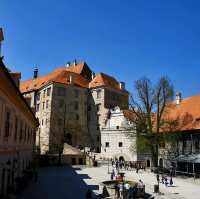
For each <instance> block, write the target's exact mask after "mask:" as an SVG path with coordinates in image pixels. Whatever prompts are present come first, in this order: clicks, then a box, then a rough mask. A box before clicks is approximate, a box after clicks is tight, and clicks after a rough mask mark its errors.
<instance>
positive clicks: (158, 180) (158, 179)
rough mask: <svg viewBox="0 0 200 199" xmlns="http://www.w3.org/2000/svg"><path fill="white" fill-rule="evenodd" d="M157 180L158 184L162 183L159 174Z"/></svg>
mask: <svg viewBox="0 0 200 199" xmlns="http://www.w3.org/2000/svg"><path fill="white" fill-rule="evenodd" d="M156 179H157V183H158V184H159V182H160V176H159V174H158V173H157V175H156Z"/></svg>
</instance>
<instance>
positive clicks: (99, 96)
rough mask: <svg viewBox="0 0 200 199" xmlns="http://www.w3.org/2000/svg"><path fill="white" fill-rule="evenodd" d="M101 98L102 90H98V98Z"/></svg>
mask: <svg viewBox="0 0 200 199" xmlns="http://www.w3.org/2000/svg"><path fill="white" fill-rule="evenodd" d="M100 98H101V90H97V99H100Z"/></svg>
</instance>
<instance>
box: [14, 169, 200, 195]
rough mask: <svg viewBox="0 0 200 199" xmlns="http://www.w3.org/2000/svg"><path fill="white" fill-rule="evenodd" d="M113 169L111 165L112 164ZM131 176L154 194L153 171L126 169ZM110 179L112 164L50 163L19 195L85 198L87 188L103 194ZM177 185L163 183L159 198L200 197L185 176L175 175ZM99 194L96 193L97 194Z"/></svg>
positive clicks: (198, 191)
mask: <svg viewBox="0 0 200 199" xmlns="http://www.w3.org/2000/svg"><path fill="white" fill-rule="evenodd" d="M109 170H111V168H109ZM125 178H126V179H127V180H133V181H134V180H136V181H137V180H139V179H142V180H143V182H144V183H145V186H146V192H148V193H151V194H153V185H154V184H156V176H155V175H154V174H152V173H150V172H143V171H140V172H139V174H136V172H135V171H126V172H125ZM105 180H110V174H108V167H107V166H101V167H84V166H75V167H73V168H71V167H66V166H64V167H49V168H43V169H41V170H40V172H39V178H38V182H37V183H31V184H29V186H28V187H27V189H26V190H25V191H24V192H22V193H21V194H20V195H19V196H18V197H17V199H44V198H45V199H84V198H85V193H86V191H87V189H91V190H93V191H94V193H96V195H97V194H99V193H101V190H99V184H100V183H101V182H102V181H105ZM174 185H175V187H167V188H166V187H165V186H164V185H162V184H161V185H160V190H161V193H162V194H163V195H155V198H156V199H200V185H196V184H194V183H192V182H188V181H187V180H184V179H177V178H176V179H174ZM95 198H96V197H95Z"/></svg>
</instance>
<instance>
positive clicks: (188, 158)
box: [174, 154, 200, 163]
mask: <svg viewBox="0 0 200 199" xmlns="http://www.w3.org/2000/svg"><path fill="white" fill-rule="evenodd" d="M174 160H175V161H177V162H190V163H200V154H190V155H179V156H178V157H176V158H175V159H174Z"/></svg>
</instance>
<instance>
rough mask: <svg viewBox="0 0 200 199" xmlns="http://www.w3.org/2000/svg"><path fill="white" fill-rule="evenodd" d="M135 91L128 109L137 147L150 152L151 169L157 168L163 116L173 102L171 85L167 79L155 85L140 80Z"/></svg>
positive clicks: (161, 79) (136, 83)
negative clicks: (131, 113) (135, 134)
mask: <svg viewBox="0 0 200 199" xmlns="http://www.w3.org/2000/svg"><path fill="white" fill-rule="evenodd" d="M135 89H136V93H137V95H136V96H135V97H133V96H131V104H130V108H131V109H132V111H133V112H134V114H135V118H134V122H135V125H136V128H137V138H138V144H137V145H138V146H140V149H141V148H142V150H149V151H150V153H151V156H152V163H153V167H157V166H158V152H159V143H160V139H161V137H160V132H161V131H162V127H163V126H164V125H165V119H164V117H163V114H164V111H165V108H166V106H167V104H168V103H169V102H171V101H172V100H173V96H174V89H173V85H172V84H171V82H170V80H169V79H168V78H167V77H161V78H160V79H159V81H158V82H157V83H156V84H155V85H153V84H152V83H151V81H150V80H149V79H148V78H142V79H140V80H137V81H136V82H135ZM140 149H139V150H140Z"/></svg>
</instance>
